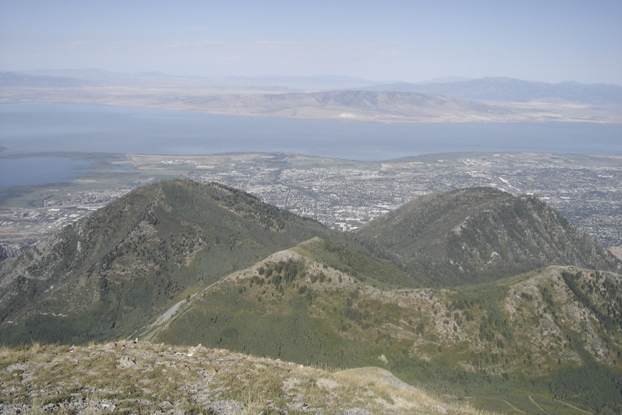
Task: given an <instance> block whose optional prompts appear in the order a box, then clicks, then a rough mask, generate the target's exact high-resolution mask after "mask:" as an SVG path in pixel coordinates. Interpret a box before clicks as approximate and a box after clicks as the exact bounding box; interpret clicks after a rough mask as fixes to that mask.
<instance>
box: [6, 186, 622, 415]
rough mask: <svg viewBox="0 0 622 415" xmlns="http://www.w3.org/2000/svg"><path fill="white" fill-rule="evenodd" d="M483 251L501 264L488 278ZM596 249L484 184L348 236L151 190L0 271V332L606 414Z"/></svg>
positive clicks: (181, 192) (616, 347)
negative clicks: (152, 347)
mask: <svg viewBox="0 0 622 415" xmlns="http://www.w3.org/2000/svg"><path fill="white" fill-rule="evenodd" d="M547 233H548V234H547ZM456 238H457V239H456ZM448 241H449V242H450V243H448ZM372 242H373V243H372ZM493 246H496V248H495V249H496V251H495V252H497V255H498V256H499V258H500V259H499V260H500V261H505V262H503V263H502V264H503V266H501V267H497V268H494V267H493V268H492V271H490V269H487V268H486V267H485V266H484V265H486V263H487V262H488V261H489V258H490V257H491V253H490V252H488V251H489V250H490V249H491V247H493ZM504 247H505V248H507V249H505V248H504ZM508 247H509V248H508ZM601 248H602V247H599V245H598V244H595V243H594V242H593V241H592V240H591V239H590V238H589V237H587V235H585V234H581V233H579V232H578V231H576V230H574V229H573V228H571V227H569V225H568V224H567V222H565V221H564V220H563V218H562V217H561V216H560V215H559V214H557V213H556V212H555V211H553V210H552V209H551V208H549V207H548V206H546V205H545V204H544V203H542V202H541V201H539V200H537V199H536V198H534V197H529V196H524V197H515V196H512V195H510V194H508V193H504V192H501V191H499V190H496V189H491V188H474V189H458V190H454V191H450V192H445V193H441V194H432V195H428V196H424V197H421V198H419V199H416V200H415V201H413V202H411V203H408V204H406V205H404V206H403V207H402V208H398V209H396V210H395V211H394V212H392V213H390V214H388V215H387V216H386V217H384V218H381V219H377V220H375V221H372V222H371V223H370V224H369V225H368V226H367V227H363V228H361V229H360V230H359V231H357V232H355V233H354V234H351V233H343V232H336V231H331V230H329V229H327V228H326V227H324V226H323V225H321V224H319V223H317V222H315V221H313V220H310V219H304V218H301V217H298V216H297V215H294V214H292V213H289V212H286V211H283V210H280V209H278V208H276V207H274V206H270V205H266V204H264V203H262V202H261V201H260V200H259V199H257V198H256V197H254V196H250V195H248V194H246V193H244V192H241V191H237V190H235V189H232V188H228V187H226V186H222V185H218V184H215V183H208V184H200V183H196V182H191V181H184V180H173V181H167V182H158V183H155V184H152V185H149V186H145V187H142V188H140V189H137V190H135V191H132V192H130V193H128V194H127V195H126V196H124V197H122V198H120V199H118V200H117V201H115V202H113V203H111V204H109V205H108V206H106V207H105V208H103V209H101V210H99V211H97V212H95V213H93V214H92V215H91V216H89V217H87V218H84V219H83V220H80V221H78V222H76V223H74V224H73V225H71V226H69V227H67V228H65V229H63V231H61V232H59V233H58V234H57V235H56V236H55V237H53V238H50V239H48V240H46V241H45V242H44V243H43V244H41V245H40V246H37V247H36V248H35V249H32V250H29V251H27V252H25V253H24V254H22V255H21V256H19V257H16V258H10V259H7V260H5V261H3V262H2V263H0V286H1V287H2V289H1V290H0V295H2V296H1V297H0V334H1V340H2V342H3V343H5V344H13V345H23V344H25V343H32V342H33V341H34V342H36V341H40V342H43V343H65V344H67V343H72V344H75V343H78V344H85V343H87V342H89V341H94V340H95V341H117V342H118V341H119V340H121V339H128V338H140V339H141V340H142V339H145V340H149V341H151V342H153V343H154V344H156V343H162V344H164V343H166V344H172V345H177V346H184V347H195V346H196V345H197V344H199V343H200V344H203V345H205V346H207V347H209V348H212V349H228V350H231V351H234V352H239V353H245V354H250V355H253V356H257V357H270V358H272V359H283V360H287V361H291V362H295V363H297V364H302V365H314V366H320V367H326V368H333V370H336V369H353V368H358V367H369V366H377V367H380V368H381V369H382V370H388V371H390V372H391V373H393V374H394V375H396V376H397V377H399V378H400V379H401V380H402V381H405V382H406V383H408V384H410V385H413V386H415V387H421V388H425V389H427V390H431V391H433V392H434V393H438V394H449V395H451V396H455V397H456V398H455V399H458V400H459V399H463V400H464V399H467V397H473V399H474V401H473V402H474V403H475V406H476V407H478V408H486V409H495V410H497V409H499V408H500V407H499V406H498V405H497V406H496V405H494V404H493V403H491V401H490V399H493V400H496V401H497V402H499V401H500V402H505V404H503V405H501V407H504V408H505V409H504V410H505V411H506V412H507V411H508V409H507V408H508V407H511V408H514V409H512V410H513V411H515V410H516V409H515V408H519V410H520V411H523V412H526V413H530V412H533V411H534V409H533V406H532V405H533V403H530V402H533V396H537V397H539V398H538V399H539V402H540V403H541V404H542V405H545V406H546V407H547V408H548V410H547V412H548V413H564V411H566V413H569V414H577V415H578V413H577V412H583V411H585V410H584V409H578V410H577V412H573V411H574V410H570V412H568V410H562V409H563V408H566V407H568V405H571V406H572V405H574V406H573V407H574V408H591V409H592V410H594V411H595V410H609V411H616V410H619V409H620V408H622V394H621V393H620V388H619V387H618V386H619V385H622V359H620V356H621V355H622V275H621V274H620V273H619V269H620V263H619V262H618V261H617V260H612V259H611V257H610V256H609V255H608V254H607V252H606V251H604V252H603V251H602V250H601ZM603 249H604V248H603ZM515 252H518V253H520V254H521V255H518V256H516V255H515V256H512V255H513V254H514V253H515ZM562 254H563V255H562ZM409 255H410V256H409ZM450 255H451V256H450ZM493 256H494V255H493ZM413 258H414V259H413ZM443 258H444V259H443ZM482 258H484V259H486V261H483V262H482V261H481V259H482ZM411 259H412V260H411ZM409 261H410V262H409ZM426 261H428V262H426ZM451 261H453V264H452V262H451ZM611 261H613V262H611ZM560 263H561V264H560ZM448 264H449V265H448ZM517 264H518V265H517ZM493 265H495V266H496V265H497V263H493ZM483 266H484V267H483ZM486 266H487V265H486ZM589 266H594V268H596V269H594V268H592V269H590V268H589ZM482 267H483V268H482ZM460 268H462V271H461V270H460ZM480 269H484V270H487V271H489V272H488V274H485V273H484V274H478V272H479V271H478V270H480ZM422 270H423V271H425V272H427V273H430V275H432V272H433V271H434V273H435V275H434V279H432V278H427V279H426V278H420V276H421V273H422ZM465 270H466V271H470V272H472V271H473V270H475V271H476V272H474V273H472V274H468V273H466V274H465ZM519 270H522V271H520V272H521V273H519ZM465 275H467V278H465ZM439 285H444V287H439ZM192 353H193V352H192ZM117 363H118V365H119V367H121V368H126V367H128V365H129V366H131V365H132V362H131V361H128V360H123V361H119V362H117ZM348 373H358V372H357V371H354V372H348ZM383 373H384V372H383ZM469 399H471V398H469ZM486 399H488V400H486ZM506 404H507V406H505V405H506ZM368 405H371V404H368ZM369 407H370V408H371V406H369ZM603 408H604V409H603ZM528 411H530V412H528ZM614 413H615V412H614Z"/></svg>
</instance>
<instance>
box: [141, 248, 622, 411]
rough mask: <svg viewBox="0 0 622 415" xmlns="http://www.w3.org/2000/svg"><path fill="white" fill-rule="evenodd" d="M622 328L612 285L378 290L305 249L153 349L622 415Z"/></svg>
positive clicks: (549, 271)
mask: <svg viewBox="0 0 622 415" xmlns="http://www.w3.org/2000/svg"><path fill="white" fill-rule="evenodd" d="M303 245H304V244H303ZM621 323H622V279H621V277H620V275H618V274H613V273H602V272H592V271H586V270H582V269H579V268H563V267H549V268H545V269H542V270H539V271H536V272H532V273H529V274H523V275H520V276H517V277H512V278H509V279H504V280H500V281H497V282H491V283H485V284H479V285H470V286H462V287H459V288H456V289H451V290H449V289H434V288H418V289H389V288H374V287H373V286H371V285H369V284H368V283H365V282H362V281H361V280H360V279H358V278H354V277H351V276H349V275H348V274H346V273H343V272H341V271H339V270H336V269H334V268H332V267H330V266H326V264H324V263H321V262H317V261H316V260H315V258H314V257H313V255H308V251H307V250H306V249H300V248H297V249H295V250H289V251H283V252H280V253H277V254H275V255H274V256H271V257H269V258H267V259H266V260H265V261H262V262H261V263H259V264H256V265H254V266H252V267H250V268H248V269H245V270H242V271H239V272H237V273H235V274H232V275H231V276H229V277H227V278H226V279H225V280H223V281H222V282H220V283H218V284H216V285H214V286H212V287H209V288H207V289H206V290H204V291H203V292H201V293H198V294H197V295H196V296H195V297H193V298H192V299H190V301H188V303H187V304H184V306H182V307H181V309H180V310H179V311H178V313H177V314H175V315H174V316H173V317H172V319H171V320H170V321H168V322H167V323H165V324H163V325H162V326H159V327H158V328H156V329H154V330H153V331H152V333H151V335H150V336H147V338H150V339H152V340H153V341H156V342H164V343H169V344H177V345H193V344H199V343H200V344H203V345H206V346H208V347H214V348H225V349H229V350H235V351H239V352H244V353H250V354H252V355H256V356H266V357H270V358H274V359H277V358H279V359H283V360H288V361H293V362H298V363H302V364H305V365H315V366H320V367H333V368H351V367H361V366H380V367H383V368H385V369H388V370H390V371H391V372H393V373H395V374H396V375H398V376H399V377H401V378H402V379H404V380H406V381H407V382H409V383H411V384H415V385H419V386H421V387H425V388H427V389H428V390H433V391H435V392H437V393H439V394H450V395H452V396H455V397H456V399H467V397H468V398H469V399H472V402H473V403H474V404H475V405H476V406H478V407H480V408H487V409H494V410H496V411H499V412H509V413H511V412H512V411H511V407H512V406H513V407H516V408H522V409H521V410H524V411H530V410H531V411H533V410H534V406H533V403H532V401H531V400H530V396H532V399H533V395H535V396H537V399H538V400H539V401H541V403H542V405H543V406H547V405H548V408H549V409H550V410H551V411H552V412H551V413H568V414H578V413H579V412H581V410H575V409H572V408H571V406H568V405H573V406H575V407H577V408H582V410H584V411H585V410H588V412H589V410H594V409H596V408H602V407H607V408H609V409H611V410H615V408H618V409H619V408H622V406H620V405H622V395H621V393H620V389H619V385H621V384H622V361H620V355H621V353H622V346H621V345H622V328H621V327H622V326H621ZM495 400H496V401H495ZM495 402H496V403H495ZM499 402H501V404H499ZM503 402H509V403H510V404H509V405H508V404H506V403H503ZM527 413H534V412H527ZM535 413H537V412H535Z"/></svg>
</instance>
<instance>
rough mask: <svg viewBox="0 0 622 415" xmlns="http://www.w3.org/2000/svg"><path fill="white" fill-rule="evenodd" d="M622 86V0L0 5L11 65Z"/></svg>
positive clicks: (2, 0) (4, 51) (3, 50)
mask: <svg viewBox="0 0 622 415" xmlns="http://www.w3.org/2000/svg"><path fill="white" fill-rule="evenodd" d="M43 68H49V69H61V68H75V69H83V68H100V69H106V70H113V71H128V72H136V71H161V72H166V73H171V74H178V75H200V76H228V75H236V76H239V75H241V76H254V75H302V76H309V75H321V74H331V75H348V76H353V77H361V78H367V79H371V80H375V81H390V80H403V81H422V80H426V79H430V78H438V77H448V76H461V77H484V76H509V77H514V78H520V79H526V80H534V81H545V82H561V81H568V80H575V81H580V82H587V83H598V82H605V83H616V84H619V85H622V0H495V1H492V0H491V1H487V0H456V1H444V0H429V1H416V0H411V1H405V0H404V1H391V0H384V1H379V0H378V1H365V0H359V1H339V0H332V1H324V0H314V1H297V0H288V1H271V0H267V1H261V0H255V1H235V0H228V1H224V0H223V1H209V0H202V1H199V0H188V1H184V0H177V1H172V0H171V1H157V0H123V1H115V0H102V1H99V0H54V1H53V0H40V1H36V0H0V70H3V71H7V70H33V69H43Z"/></svg>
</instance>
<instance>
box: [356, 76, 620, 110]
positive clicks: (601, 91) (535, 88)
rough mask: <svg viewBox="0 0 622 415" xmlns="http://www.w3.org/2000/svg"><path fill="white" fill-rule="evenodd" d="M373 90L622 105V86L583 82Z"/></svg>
mask: <svg viewBox="0 0 622 415" xmlns="http://www.w3.org/2000/svg"><path fill="white" fill-rule="evenodd" d="M365 89H366V90H370V91H401V92H418V93H421V94H430V95H443V96H447V97H452V98H459V99H468V100H475V101H509V102H512V101H518V102H527V101H537V100H553V101H554V100H563V101H571V102H580V103H585V104H598V105H603V104H616V105H620V104H622V86H618V85H611V84H582V83H579V82H561V83H558V84H547V83H544V82H529V81H521V80H518V79H512V78H483V79H473V80H467V81H457V82H434V83H425V84H412V83H393V84H386V85H375V86H371V87H367V88H365Z"/></svg>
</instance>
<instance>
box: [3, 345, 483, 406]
mask: <svg viewBox="0 0 622 415" xmlns="http://www.w3.org/2000/svg"><path fill="white" fill-rule="evenodd" d="M105 412H125V413H172V414H184V413H185V414H196V413H203V414H259V413H262V414H285V413H287V414H301V413H320V414H322V413H325V414H360V415H363V414H370V415H371V414H465V415H466V414H490V412H482V411H478V410H475V409H473V408H471V407H470V406H468V405H466V404H461V403H456V402H454V403H445V402H443V400H442V399H441V398H440V397H434V396H431V395H429V394H427V393H425V392H424V391H422V390H420V389H416V388H414V387H412V386H410V385H407V384H405V383H403V382H401V381H400V380H398V379H397V378H395V377H394V376H393V375H392V374H391V373H390V372H388V371H386V370H384V369H380V368H371V367H370V368H359V369H350V370H345V371H338V372H331V371H326V370H322V369H319V368H314V367H307V366H302V365H298V364H293V363H286V362H283V361H281V360H272V359H266V358H257V357H253V356H249V355H243V354H238V353H232V352H229V351H227V350H224V349H207V348H205V347H203V346H201V345H199V346H196V347H190V348H188V347H174V346H168V345H164V344H159V345H158V344H151V343H149V342H138V343H135V342H117V343H108V344H91V345H89V346H80V347H75V346H43V345H39V344H36V343H35V344H33V345H32V346H29V347H22V348H13V349H10V348H2V349H0V413H22V414H28V413H32V414H36V413H58V414H69V413H73V414H75V413H80V414H85V413H105Z"/></svg>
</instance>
